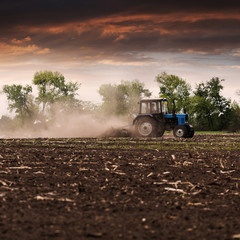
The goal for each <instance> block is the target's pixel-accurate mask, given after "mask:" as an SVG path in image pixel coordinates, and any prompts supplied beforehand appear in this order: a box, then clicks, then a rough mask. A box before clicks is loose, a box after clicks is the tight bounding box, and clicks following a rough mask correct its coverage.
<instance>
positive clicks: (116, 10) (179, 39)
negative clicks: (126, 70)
mask: <svg viewBox="0 0 240 240" xmlns="http://www.w3.org/2000/svg"><path fill="white" fill-rule="evenodd" d="M238 11H240V2H239V1H235V0H230V1H225V0H224V1H223V0H214V1H211V0H209V1H205V0H203V1H198V2H196V1H192V2H189V1H176V0H175V1H173V0H168V1H159V0H148V1H146V0H138V1H137V0H132V1H119V0H116V1H112V0H111V1H110V0H102V1H99V0H88V1H86V0H84V1H83V0H80V1H79V0H78V1H73V0H68V1H63V0H48V1H40V0H36V1H31V0H24V1H9V2H1V3H0V22H1V25H0V29H1V31H0V43H1V42H2V46H3V47H7V46H9V48H10V49H11V51H14V50H16V51H18V52H17V53H19V52H21V51H22V52H24V50H25V51H26V53H27V54H30V53H31V52H30V50H31V49H34V51H35V52H34V54H36V53H39V52H42V53H44V52H45V53H49V52H50V51H51V53H52V54H53V53H56V52H58V54H62V55H65V56H70V57H74V56H75V57H79V56H80V57H82V58H84V57H91V56H92V55H97V56H102V57H106V56H118V57H120V56H124V57H122V59H125V56H128V54H129V53H133V52H135V53H139V52H189V53H192V52H196V53H201V54H207V53H208V54H220V53H223V52H231V51H233V49H238V48H240V14H239V12H238ZM26 37H28V39H29V41H23V39H26ZM13 39H16V40H14V41H13ZM20 42H21V47H22V48H21V49H19V43H20ZM0 47H1V45H0ZM86 49H88V50H86ZM126 59H127V58H126ZM131 59H134V58H131ZM149 59H150V58H145V60H146V61H148V60H149Z"/></svg>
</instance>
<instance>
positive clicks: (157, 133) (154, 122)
mask: <svg viewBox="0 0 240 240" xmlns="http://www.w3.org/2000/svg"><path fill="white" fill-rule="evenodd" d="M139 104H140V111H139V114H138V115H137V116H136V118H135V119H134V120H133V125H134V132H135V134H136V135H137V136H140V137H161V136H162V135H163V134H164V132H165V131H166V130H167V131H171V130H173V135H174V136H175V137H178V138H192V137H193V136H194V129H193V127H192V126H191V125H189V124H188V115H187V114H175V112H173V113H172V114H170V113H169V112H168V101H167V99H165V98H160V99H145V100H141V101H140V103H139Z"/></svg>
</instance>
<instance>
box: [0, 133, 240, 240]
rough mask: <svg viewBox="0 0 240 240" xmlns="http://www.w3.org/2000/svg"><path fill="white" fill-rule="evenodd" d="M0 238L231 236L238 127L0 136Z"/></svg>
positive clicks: (237, 193) (238, 208) (237, 208)
mask: <svg viewBox="0 0 240 240" xmlns="http://www.w3.org/2000/svg"><path fill="white" fill-rule="evenodd" d="M0 201H1V205H0V239H5V240H7V239H240V135H230V134H229V135H196V136H195V137H194V138H192V139H175V138H173V137H171V136H164V137H163V138H152V139H143V138H139V139H137V138H87V139H86V138H71V139H60V138H59V139H44V138H39V139H0Z"/></svg>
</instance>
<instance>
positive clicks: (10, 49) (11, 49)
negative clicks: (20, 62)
mask: <svg viewBox="0 0 240 240" xmlns="http://www.w3.org/2000/svg"><path fill="white" fill-rule="evenodd" d="M49 52H50V49H48V48H44V49H41V48H40V47H38V46H37V45H36V44H29V45H26V46H19V45H11V44H7V43H4V42H0V55H5V54H8V55H14V56H16V55H23V54H27V53H32V54H46V53H49Z"/></svg>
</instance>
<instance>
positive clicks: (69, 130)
mask: <svg viewBox="0 0 240 240" xmlns="http://www.w3.org/2000/svg"><path fill="white" fill-rule="evenodd" d="M131 125H132V123H131V121H129V119H127V117H106V116H101V115H95V114H79V113H78V114H77V113H70V114H66V113H65V114H61V113H59V114H56V115H55V116H54V120H51V121H49V120H46V121H44V122H43V121H39V120H36V121H35V122H34V124H26V125H25V126H24V127H21V128H17V129H15V130H4V129H1V130H0V131H1V133H0V138H77V137H86V138H88V137H117V136H120V137H121V136H127V135H128V134H129V133H130V129H131ZM127 129H128V130H127Z"/></svg>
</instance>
